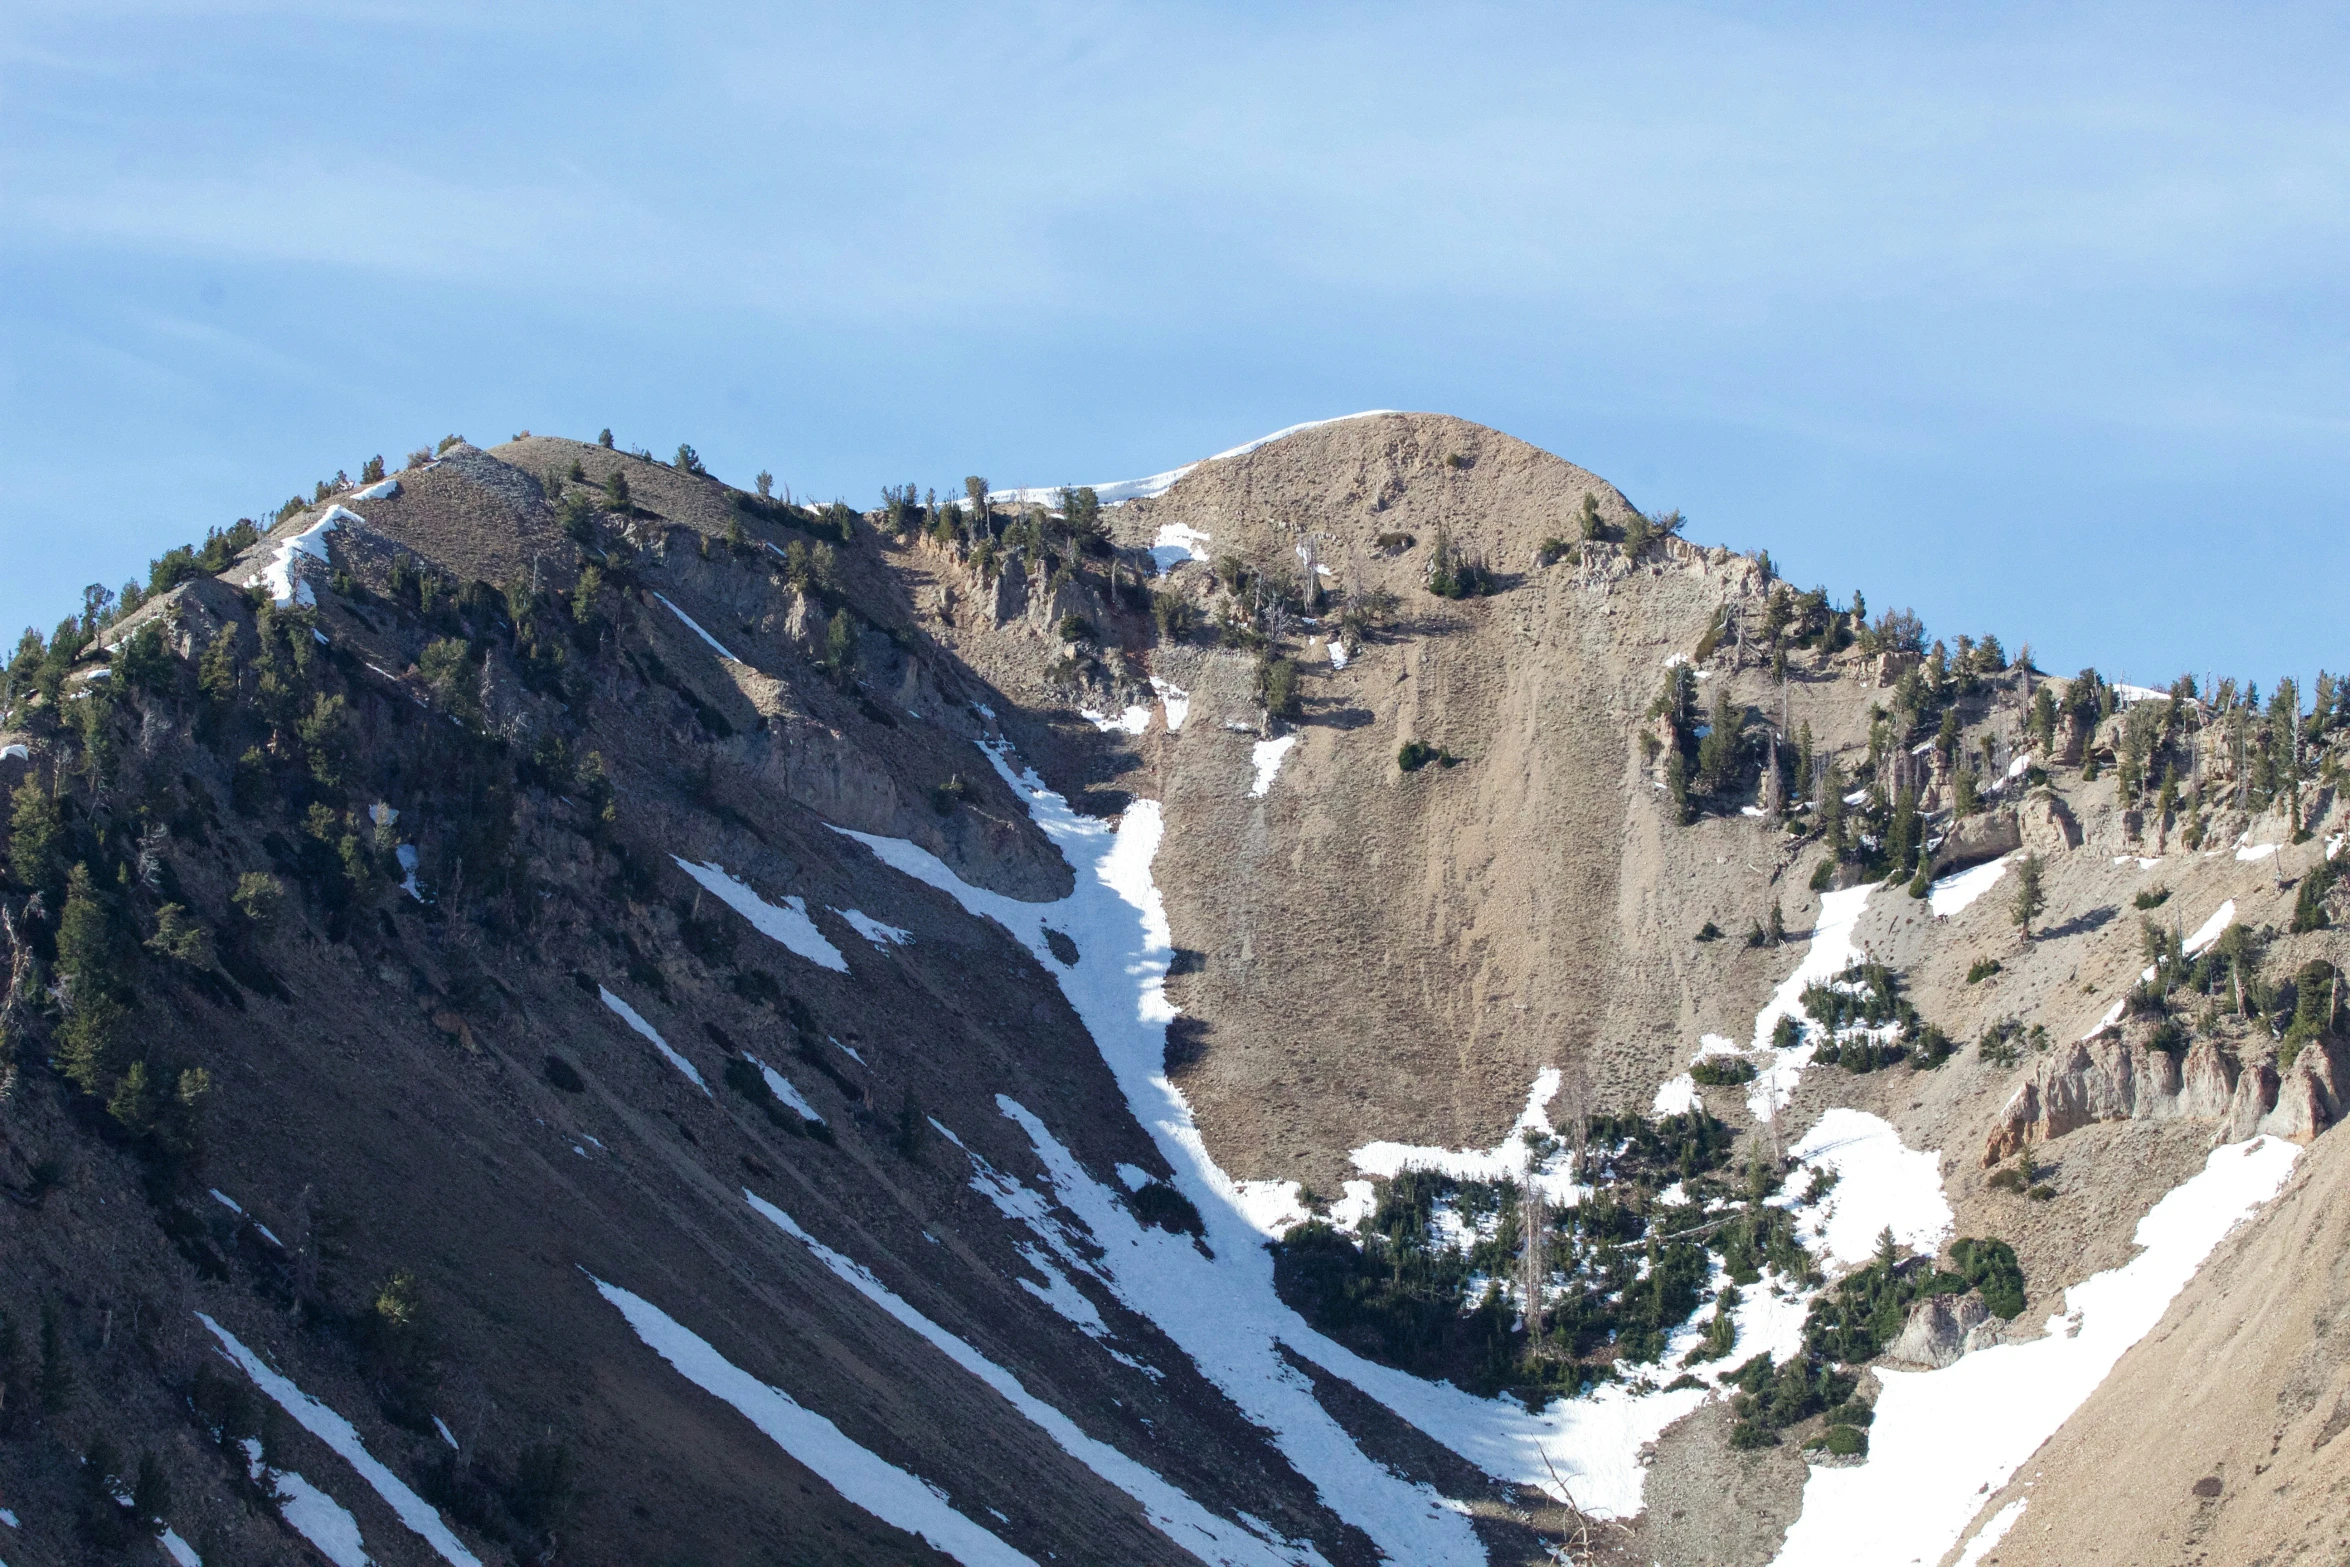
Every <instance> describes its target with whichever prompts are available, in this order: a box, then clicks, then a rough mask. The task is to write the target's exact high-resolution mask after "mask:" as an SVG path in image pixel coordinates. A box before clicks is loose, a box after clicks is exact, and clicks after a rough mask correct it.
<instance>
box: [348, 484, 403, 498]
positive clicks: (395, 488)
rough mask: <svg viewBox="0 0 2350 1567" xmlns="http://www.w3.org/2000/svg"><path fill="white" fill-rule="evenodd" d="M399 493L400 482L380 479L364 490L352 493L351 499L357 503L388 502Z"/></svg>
mask: <svg viewBox="0 0 2350 1567" xmlns="http://www.w3.org/2000/svg"><path fill="white" fill-rule="evenodd" d="M399 493H400V481H399V480H397V479H378V480H376V481H375V482H374V483H373V484H371V485H369V486H368V487H367V488H366V489H364V490H354V491H352V492H351V499H353V500H355V501H388V500H390V499H391V498H392V497H393V496H395V495H397V494H399Z"/></svg>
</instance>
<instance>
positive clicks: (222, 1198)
mask: <svg viewBox="0 0 2350 1567" xmlns="http://www.w3.org/2000/svg"><path fill="white" fill-rule="evenodd" d="M210 1190H211V1192H212V1200H213V1201H214V1202H217V1203H219V1204H220V1205H221V1206H222V1207H223V1208H226V1209H227V1210H228V1211H229V1212H231V1213H233V1214H235V1215H236V1216H237V1217H238V1218H240V1219H241V1218H243V1217H244V1216H245V1210H244V1209H243V1208H241V1207H239V1206H238V1205H237V1200H236V1199H235V1198H234V1197H231V1196H230V1195H229V1194H228V1193H226V1192H224V1191H222V1190H221V1189H220V1188H219V1187H217V1186H215V1187H212V1188H210Z"/></svg>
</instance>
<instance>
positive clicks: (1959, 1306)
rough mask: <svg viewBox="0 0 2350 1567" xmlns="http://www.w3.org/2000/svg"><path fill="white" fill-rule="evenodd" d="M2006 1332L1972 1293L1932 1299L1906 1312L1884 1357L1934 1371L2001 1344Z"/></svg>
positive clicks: (1939, 1296)
mask: <svg viewBox="0 0 2350 1567" xmlns="http://www.w3.org/2000/svg"><path fill="white" fill-rule="evenodd" d="M2005 1336H2006V1335H2005V1332H2004V1330H2003V1328H2002V1326H2001V1324H2000V1321H1999V1319H1998V1318H1997V1317H1994V1316H1992V1315H1991V1310H1990V1308H1989V1307H1987V1306H1985V1305H1984V1304H1983V1297H1982V1296H1980V1295H1978V1294H1976V1293H1974V1292H1973V1291H1972V1290H1970V1291H1968V1292H1967V1293H1966V1294H1964V1295H1931V1296H1928V1297H1927V1298H1926V1299H1924V1300H1921V1301H1919V1302H1918V1303H1917V1304H1916V1305H1914V1306H1912V1307H1910V1308H1909V1321H1907V1322H1906V1323H1904V1324H1903V1325H1902V1328H1901V1335H1900V1337H1898V1338H1896V1339H1895V1340H1894V1341H1893V1343H1892V1344H1891V1346H1889V1347H1888V1348H1887V1349H1886V1351H1885V1353H1886V1354H1887V1355H1888V1356H1890V1357H1891V1358H1892V1359H1894V1360H1897V1361H1900V1362H1902V1363H1903V1364H1905V1365H1912V1366H1929V1367H1932V1368H1934V1369H1936V1370H1939V1369H1941V1368H1942V1367H1944V1366H1947V1365H1951V1364H1953V1363H1954V1362H1956V1361H1957V1360H1958V1359H1959V1357H1960V1356H1962V1355H1966V1354H1969V1353H1971V1352H1973V1351H1975V1350H1978V1349H1982V1348H1985V1347H1986V1346H1988V1345H1992V1344H1997V1343H2000V1342H2001V1341H2002V1340H2003V1339H2004V1338H2005Z"/></svg>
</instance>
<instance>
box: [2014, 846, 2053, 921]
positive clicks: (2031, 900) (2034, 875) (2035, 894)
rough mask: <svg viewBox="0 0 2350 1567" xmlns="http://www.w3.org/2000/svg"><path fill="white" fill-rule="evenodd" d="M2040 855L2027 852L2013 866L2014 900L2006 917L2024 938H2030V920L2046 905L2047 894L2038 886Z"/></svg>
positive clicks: (2039, 913) (2038, 915) (2037, 915)
mask: <svg viewBox="0 0 2350 1567" xmlns="http://www.w3.org/2000/svg"><path fill="white" fill-rule="evenodd" d="M2040 873H2041V865H2040V856H2038V855H2037V854H2027V855H2025V856H2024V858H2023V860H2022V862H2021V863H2019V864H2018V865H2017V866H2016V868H2015V900H2014V902H2013V903H2012V904H2011V905H2010V907H2009V913H2008V918H2009V919H2011V920H2013V921H2014V922H2015V926H2016V928H2017V929H2018V930H2020V931H2022V932H2023V933H2024V940H2026V941H2030V940H2031V939H2032V921H2034V920H2036V919H2038V918H2039V917H2040V915H2041V912H2042V911H2043V910H2045V909H2046V908H2047V907H2048V896H2047V894H2046V893H2045V892H2043V891H2042V890H2041V886H2040Z"/></svg>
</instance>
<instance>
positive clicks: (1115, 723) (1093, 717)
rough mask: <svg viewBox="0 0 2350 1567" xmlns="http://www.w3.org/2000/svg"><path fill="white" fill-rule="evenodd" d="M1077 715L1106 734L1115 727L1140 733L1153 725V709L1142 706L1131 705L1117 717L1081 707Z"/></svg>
mask: <svg viewBox="0 0 2350 1567" xmlns="http://www.w3.org/2000/svg"><path fill="white" fill-rule="evenodd" d="M1077 716H1078V717H1080V718H1082V719H1084V720H1085V721H1086V722H1087V723H1089V724H1091V725H1093V726H1094V728H1096V729H1099V730H1100V731H1101V732H1102V733H1104V734H1108V733H1109V732H1110V731H1112V730H1113V729H1114V730H1117V731H1119V732H1120V733H1122V734H1130V735H1138V734H1141V733H1142V732H1143V731H1144V730H1145V729H1148V728H1149V727H1150V726H1151V710H1150V709H1149V708H1147V707H1140V706H1136V707H1129V708H1127V709H1126V710H1125V711H1124V712H1122V713H1120V714H1119V715H1118V716H1117V717H1115V718H1113V717H1111V716H1110V715H1109V714H1107V713H1104V712H1100V711H1097V710H1096V709H1094V708H1090V707H1081V708H1079V709H1078V710H1077Z"/></svg>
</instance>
